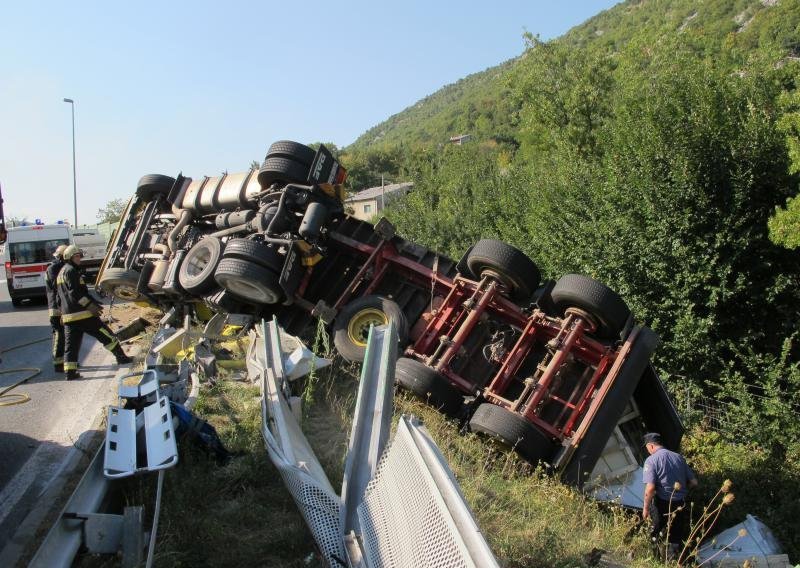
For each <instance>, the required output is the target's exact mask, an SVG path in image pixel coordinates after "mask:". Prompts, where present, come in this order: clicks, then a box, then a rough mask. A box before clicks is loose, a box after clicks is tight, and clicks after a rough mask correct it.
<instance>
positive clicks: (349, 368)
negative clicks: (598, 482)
mask: <svg viewBox="0 0 800 568" xmlns="http://www.w3.org/2000/svg"><path fill="white" fill-rule="evenodd" d="M357 376H358V367H357V366H354V365H349V364H345V363H343V362H342V361H341V360H340V359H338V358H337V359H336V360H335V361H334V364H333V365H332V366H331V367H329V368H327V369H323V370H321V371H319V372H318V373H317V376H316V377H315V379H314V382H313V384H314V386H313V389H314V390H313V396H312V397H311V398H310V400H309V403H308V404H307V405H306V407H305V410H304V418H303V428H304V430H305V432H306V435H307V436H308V438H309V442H310V443H311V445H312V447H313V449H314V451H315V453H316V454H317V457H318V458H319V460H320V463H321V464H322V465H323V467H324V468H325V470H326V472H327V474H328V477H329V479H330V481H331V483H332V484H333V486H334V487H335V488H339V487H341V481H342V475H343V470H344V457H345V453H346V450H347V439H348V437H349V434H350V427H351V424H352V412H353V409H354V406H355V396H356V393H357V386H358V384H357ZM303 386H304V385H302V384H301V385H298V387H299V388H300V390H302V389H303ZM201 393H202V394H201V396H200V399H199V402H198V406H197V408H196V411H197V413H198V415H200V416H202V417H203V418H205V419H206V420H208V421H209V422H210V423H211V424H212V425H213V426H214V427H215V428H216V429H217V431H218V433H219V434H220V437H221V438H222V440H223V442H224V444H225V447H226V448H227V449H228V450H230V451H231V452H234V453H239V454H240V455H239V456H238V457H235V458H234V459H233V460H231V461H230V462H229V463H227V464H224V465H223V464H219V463H217V462H216V461H215V460H214V458H213V456H210V455H208V454H207V453H205V452H203V451H202V450H200V449H198V448H197V447H196V446H195V445H193V444H191V443H190V442H189V441H188V440H182V441H181V442H180V443H179V447H180V451H181V456H180V459H181V461H180V463H179V465H178V466H177V467H176V468H174V469H172V470H169V471H168V472H167V475H166V480H165V487H164V498H163V501H162V512H161V515H162V516H161V524H160V527H159V535H158V546H157V551H158V552H157V556H156V563H157V565H159V566H319V565H321V564H320V560H319V558H318V556H317V554H316V552H315V548H314V545H313V540H312V537H311V535H310V533H309V532H308V529H307V528H306V526H305V524H304V522H303V520H302V517H301V516H300V514H299V512H298V511H297V509H296V507H295V505H294V502H293V501H292V499H291V497H290V495H289V493H288V492H287V491H286V489H285V487H284V485H283V482H282V480H281V478H280V476H279V474H278V472H277V471H276V469H275V468H274V467H273V466H272V464H271V462H270V461H269V458H268V456H267V453H266V451H265V448H264V442H263V440H262V438H261V434H260V422H261V417H260V405H259V391H258V388H256V387H254V386H252V385H250V384H248V383H241V382H234V381H225V380H220V381H218V382H217V384H216V385H215V386H213V387H210V388H209V387H208V386H207V385H204V389H203V390H202V391H201ZM401 413H405V414H413V415H415V416H417V417H419V418H421V419H422V420H423V422H424V424H425V425H426V427H427V428H428V430H429V432H430V434H431V436H432V437H433V439H434V441H435V442H436V443H437V445H438V446H439V448H440V449H441V450H442V452H443V453H444V455H445V457H446V458H447V460H448V461H449V463H450V466H451V468H452V469H453V471H454V473H455V475H456V477H457V479H458V481H459V483H460V485H461V489H462V491H463V492H464V495H465V497H466V499H467V501H468V503H469V505H470V507H471V508H472V510H473V512H474V514H475V516H476V518H477V520H478V523H479V525H480V527H481V530H482V532H483V533H484V534H485V535H486V537H487V539H488V541H489V544H490V546H491V549H492V551H493V552H494V553H495V555H496V556H497V558H498V559H499V560H500V562H501V564H502V565H504V566H509V567H560V566H563V567H567V566H570V567H571V566H587V565H590V558H593V555H592V553H593V551H596V550H597V549H602V550H604V551H606V552H607V553H608V554H609V556H610V557H612V558H614V559H616V560H617V561H619V562H623V563H625V564H626V565H628V566H655V565H656V564H654V563H653V562H652V561H651V560H649V557H648V549H647V547H646V543H645V538H644V536H643V535H635V536H634V537H633V539H632V541H631V542H629V543H626V542H625V536H626V534H627V533H628V532H629V531H630V530H631V528H632V527H633V525H634V524H635V519H634V517H632V516H630V515H628V514H625V513H623V512H622V511H621V510H620V509H617V508H609V507H605V506H602V505H599V504H597V503H594V502H592V501H590V500H588V499H586V498H585V497H584V496H583V495H581V494H580V493H578V492H577V491H575V490H574V489H571V488H568V487H566V486H564V485H562V484H560V483H559V482H557V481H556V480H554V479H552V478H550V477H548V476H546V475H544V474H543V473H542V472H539V471H534V470H532V468H531V467H530V466H529V465H528V464H526V463H523V462H521V461H520V460H519V459H518V458H516V457H515V455H514V454H510V453H508V452H504V451H500V450H498V449H497V448H495V447H493V446H491V445H488V444H486V443H485V442H484V441H483V440H481V439H479V438H478V437H476V436H475V435H472V434H468V435H462V434H460V433H459V429H458V425H457V424H456V423H454V422H451V421H448V420H446V419H445V418H444V417H443V416H442V415H441V414H439V413H438V412H436V411H435V410H433V409H431V408H430V407H427V406H426V405H424V404H422V403H421V402H419V401H417V400H414V399H411V398H409V397H407V396H405V395H398V396H397V397H396V398H395V422H396V418H397V417H398V416H399V415H400V414H401ZM135 479H136V480H138V481H136V482H134V483H132V484H131V485H130V486H129V494H128V500H129V501H130V502H131V503H142V502H144V503H152V497H150V496H149V495H150V494H151V492H152V487H154V478H152V477H150V478H148V477H144V478H135ZM148 515H149V513H148ZM594 558H595V559H596V555H595V556H594Z"/></svg>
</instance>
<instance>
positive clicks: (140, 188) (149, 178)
mask: <svg viewBox="0 0 800 568" xmlns="http://www.w3.org/2000/svg"><path fill="white" fill-rule="evenodd" d="M173 185H175V178H171V177H169V176H164V175H161V174H148V175H146V176H142V178H141V179H140V180H139V183H138V184H137V185H136V197H138V198H140V199H142V200H144V201H151V200H153V199H154V198H155V197H156V196H157V195H167V194H168V193H169V190H170V189H172V186H173Z"/></svg>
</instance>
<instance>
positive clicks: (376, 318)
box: [347, 308, 389, 347]
mask: <svg viewBox="0 0 800 568" xmlns="http://www.w3.org/2000/svg"><path fill="white" fill-rule="evenodd" d="M387 323H389V318H387V317H386V314H385V313H383V312H382V311H380V310H378V309H375V308H367V309H364V310H361V311H359V312H356V313H355V315H353V317H352V318H350V322H349V323H348V324H347V336H348V337H349V338H350V341H352V342H353V343H354V344H355V345H358V346H359V347H366V346H367V339H368V338H369V326H370V325H375V326H379V325H386V324H387Z"/></svg>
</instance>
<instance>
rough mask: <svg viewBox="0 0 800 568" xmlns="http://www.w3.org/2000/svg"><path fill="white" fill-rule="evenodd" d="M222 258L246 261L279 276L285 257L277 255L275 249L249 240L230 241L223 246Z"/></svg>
mask: <svg viewBox="0 0 800 568" xmlns="http://www.w3.org/2000/svg"><path fill="white" fill-rule="evenodd" d="M222 258H237V259H239V260H246V261H248V262H252V263H253V264H257V265H259V266H263V267H264V268H269V269H270V270H273V271H274V272H276V273H278V274H280V273H281V271H282V270H283V263H284V261H285V260H286V257H285V256H282V255H280V254H278V251H277V250H276V247H274V246H269V245H265V244H263V243H259V242H256V241H251V240H249V239H231V240H229V241H228V242H227V244H226V245H225V252H224V253H223V255H222Z"/></svg>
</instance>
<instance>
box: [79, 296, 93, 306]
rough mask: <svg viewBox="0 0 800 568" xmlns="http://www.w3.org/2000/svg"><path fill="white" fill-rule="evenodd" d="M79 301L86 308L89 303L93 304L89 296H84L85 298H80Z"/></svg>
mask: <svg viewBox="0 0 800 568" xmlns="http://www.w3.org/2000/svg"><path fill="white" fill-rule="evenodd" d="M78 303H79V304H80V305H81V306H83V307H84V308H85V307H86V306H88V305H89V304H91V303H92V301H91V300H90V299H89V298H87V297H86V296H84V297H83V298H81V299H80V300H78Z"/></svg>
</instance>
